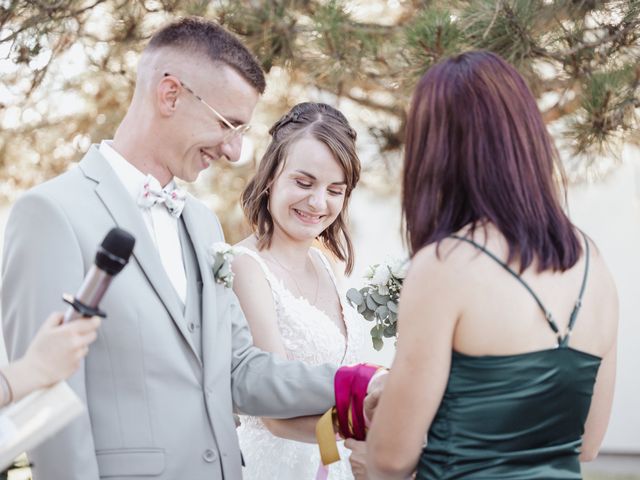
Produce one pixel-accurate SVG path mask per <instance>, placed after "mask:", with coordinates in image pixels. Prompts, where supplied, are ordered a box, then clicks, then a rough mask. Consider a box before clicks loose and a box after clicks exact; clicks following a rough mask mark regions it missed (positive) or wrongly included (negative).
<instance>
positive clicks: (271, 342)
mask: <svg viewBox="0 0 640 480" xmlns="http://www.w3.org/2000/svg"><path fill="white" fill-rule="evenodd" d="M270 134H271V136H272V139H271V143H270V145H269V147H268V148H267V151H266V153H265V155H264V157H263V159H262V161H261V162H260V165H259V168H258V171H257V173H256V175H255V177H254V178H253V179H252V180H251V181H250V182H249V184H248V185H247V187H246V189H245V191H244V192H243V195H242V207H243V209H244V212H245V214H246V216H247V218H248V220H249V222H250V224H251V226H252V229H253V234H252V235H251V236H249V237H248V238H246V239H245V240H243V241H241V242H240V243H239V244H238V245H236V247H234V249H235V250H236V252H237V257H236V258H235V260H234V263H233V271H234V273H235V279H234V286H233V288H234V291H235V293H236V295H237V296H238V299H239V300H240V304H241V306H242V309H243V311H244V312H245V315H246V318H247V321H248V323H249V326H250V329H251V333H252V335H253V339H254V343H255V345H256V346H258V347H260V348H262V349H263V350H267V351H270V352H274V353H277V354H280V355H281V356H282V357H284V358H288V359H296V360H301V361H303V362H307V363H310V364H319V363H335V364H350V363H355V362H356V361H357V360H358V357H359V354H360V352H359V350H360V349H361V347H362V345H363V342H364V332H363V330H362V329H361V328H360V325H363V323H361V322H360V320H359V319H358V318H357V313H356V312H355V311H354V310H353V309H352V308H351V307H350V306H349V305H348V304H347V303H346V302H345V300H344V292H342V290H341V289H340V287H339V284H338V282H337V279H336V275H335V273H334V265H333V264H332V263H331V261H330V260H329V258H328V257H327V256H326V255H325V254H324V253H323V252H322V251H321V250H319V249H317V248H315V247H313V246H312V244H313V243H314V241H317V240H320V242H321V243H322V245H323V246H324V248H325V249H326V250H328V251H329V252H330V253H331V254H332V256H333V257H335V258H337V259H338V260H340V261H342V262H344V264H345V272H346V273H347V274H349V273H350V272H351V270H352V268H353V263H354V255H353V246H352V243H351V239H350V237H349V233H348V231H347V225H346V210H347V205H348V202H349V196H350V195H351V192H352V190H353V189H354V187H355V186H356V183H357V182H358V178H359V176H360V161H359V159H358V156H357V154H356V148H355V140H356V132H355V131H354V130H353V129H352V128H351V127H350V125H349V123H348V122H347V120H346V118H345V117H344V115H342V113H340V112H339V111H338V110H336V109H334V108H333V107H331V106H329V105H326V104H322V103H301V104H298V105H296V106H295V107H293V108H292V109H291V111H289V113H287V114H286V115H285V116H284V117H282V118H281V119H280V120H279V121H278V122H276V124H275V125H274V126H273V127H272V128H271V130H270ZM241 419H242V420H241V421H242V425H241V426H240V428H239V429H238V435H239V438H240V447H241V450H242V452H243V455H244V460H245V463H246V467H245V469H244V472H243V476H244V478H245V479H249V480H251V479H267V478H268V479H271V478H278V479H281V480H286V479H291V480H303V479H312V478H315V474H316V471H317V469H318V466H319V462H320V456H319V453H318V446H317V445H316V444H315V435H314V432H315V423H316V421H317V419H318V417H304V418H294V419H288V420H277V419H267V418H262V419H260V418H254V417H241ZM279 437H286V439H285V438H279ZM302 442H306V443H302ZM312 443H313V444H312ZM341 457H342V460H341V461H340V462H338V463H336V464H333V465H331V466H330V467H329V477H330V478H331V479H332V480H333V479H347V478H353V476H352V474H351V471H350V468H349V464H348V461H347V460H346V457H347V455H345V450H344V449H343V448H341Z"/></svg>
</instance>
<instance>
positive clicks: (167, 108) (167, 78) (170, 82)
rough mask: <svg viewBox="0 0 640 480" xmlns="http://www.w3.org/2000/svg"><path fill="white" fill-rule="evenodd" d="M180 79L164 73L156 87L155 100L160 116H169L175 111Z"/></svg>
mask: <svg viewBox="0 0 640 480" xmlns="http://www.w3.org/2000/svg"><path fill="white" fill-rule="evenodd" d="M181 88H182V86H181V85H180V80H178V79H177V78H176V77H174V76H172V75H168V74H165V75H164V76H163V77H162V79H161V80H160V82H159V83H158V87H157V89H156V100H157V102H158V108H159V110H160V114H161V115H162V116H167V117H169V116H171V115H173V114H174V113H175V111H176V108H177V104H178V96H179V95H180V89H181Z"/></svg>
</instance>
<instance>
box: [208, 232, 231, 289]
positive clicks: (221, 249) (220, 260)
mask: <svg viewBox="0 0 640 480" xmlns="http://www.w3.org/2000/svg"><path fill="white" fill-rule="evenodd" d="M235 255H236V252H235V250H234V249H233V247H232V246H231V245H229V244H228V243H224V242H217V243H214V244H213V245H211V247H210V249H209V261H210V262H211V270H213V278H215V279H216V282H217V283H220V284H222V285H224V286H225V287H227V288H231V287H233V271H232V270H231V262H233V257H234V256H235Z"/></svg>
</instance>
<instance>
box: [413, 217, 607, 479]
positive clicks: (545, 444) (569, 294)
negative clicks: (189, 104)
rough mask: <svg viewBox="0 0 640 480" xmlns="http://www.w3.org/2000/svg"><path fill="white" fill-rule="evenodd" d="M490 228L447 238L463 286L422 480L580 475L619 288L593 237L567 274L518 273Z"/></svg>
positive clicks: (447, 258) (446, 250)
mask: <svg viewBox="0 0 640 480" xmlns="http://www.w3.org/2000/svg"><path fill="white" fill-rule="evenodd" d="M481 231H482V230H480V232H481ZM487 231H488V235H487V238H486V239H485V238H482V234H481V233H480V232H477V234H476V238H478V237H480V238H479V240H480V241H477V240H476V241H474V240H471V239H469V238H465V239H453V238H452V239H447V240H446V241H445V242H443V244H442V246H441V248H442V250H441V253H442V255H443V257H444V260H443V261H444V262H445V263H449V264H450V265H449V266H450V267H453V271H454V272H455V273H454V275H455V276H456V277H459V278H458V280H457V282H456V283H457V284H458V285H459V287H460V290H459V292H465V294H464V297H463V298H462V299H461V303H462V305H461V314H460V316H459V318H458V321H457V324H456V327H455V333H454V337H453V354H452V358H451V368H450V372H449V379H448V383H447V386H446V389H445V392H444V395H443V397H442V402H441V404H440V406H439V408H438V411H437V413H436V415H435V418H434V420H433V422H432V424H431V427H430V429H429V436H428V442H427V446H426V448H425V449H424V451H423V453H422V455H421V457H420V463H419V465H418V478H425V479H426V478H439V479H440V478H487V479H488V478H492V479H498V478H510V479H514V478H517V479H537V478H546V479H549V478H581V477H580V465H579V460H578V456H579V453H580V447H581V443H582V435H583V433H584V425H585V422H586V420H587V415H588V413H589V409H590V405H591V398H592V394H593V389H594V384H595V380H596V376H597V373H598V370H599V367H600V363H601V357H602V356H603V355H604V354H605V353H606V352H607V351H608V350H609V349H610V347H611V344H612V343H613V338H614V335H615V322H614V320H615V318H616V317H617V314H614V310H615V308H616V307H615V305H616V302H615V289H613V286H612V283H611V280H610V277H609V275H608V272H606V267H605V266H604V264H603V263H602V261H601V259H600V256H599V255H598V253H597V251H595V248H593V246H592V245H590V248H584V249H583V250H584V253H583V256H582V258H581V259H580V261H579V262H578V263H577V264H576V265H574V267H572V268H571V269H570V270H568V271H566V272H563V273H559V272H558V273H550V272H543V273H538V272H536V271H535V266H532V267H530V268H529V269H527V270H525V272H523V274H522V275H518V274H517V273H516V271H515V270H514V269H513V268H510V267H509V266H507V265H505V264H504V263H503V262H502V261H501V258H506V257H507V246H506V242H504V241H502V240H501V236H500V235H499V234H498V233H497V232H496V231H495V230H494V229H492V228H488V230H487ZM485 240H486V241H485ZM485 245H486V246H485ZM483 250H484V251H483ZM587 255H588V256H587ZM587 258H588V259H589V261H588V262H587ZM529 289H530V290H529ZM459 292H451V294H453V295H455V294H459ZM574 310H575V314H573V317H574V324H573V325H572V326H573V329H572V333H571V335H570V336H567V333H566V332H567V331H568V327H569V319H570V318H571V316H572V313H573V312H574ZM547 318H549V320H547ZM608 319H611V320H610V321H609V320H608ZM554 325H555V327H554ZM555 328H557V330H558V332H555V331H554V329H555Z"/></svg>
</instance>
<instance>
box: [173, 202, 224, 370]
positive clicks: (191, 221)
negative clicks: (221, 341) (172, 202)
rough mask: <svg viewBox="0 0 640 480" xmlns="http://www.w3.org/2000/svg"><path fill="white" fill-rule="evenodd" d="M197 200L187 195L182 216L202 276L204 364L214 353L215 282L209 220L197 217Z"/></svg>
mask: <svg viewBox="0 0 640 480" xmlns="http://www.w3.org/2000/svg"><path fill="white" fill-rule="evenodd" d="M196 202H197V200H195V199H194V198H192V197H191V196H190V195H187V198H186V202H185V206H184V210H183V211H182V218H183V219H184V225H185V227H186V229H187V234H188V235H189V237H190V238H191V243H192V244H193V249H194V252H195V255H196V258H197V259H198V267H199V268H200V275H201V277H202V319H201V323H200V324H201V326H202V359H203V363H204V365H207V363H208V362H207V360H208V359H209V358H212V357H213V356H214V354H215V349H214V345H215V340H216V335H215V331H216V320H217V315H216V303H217V299H216V283H215V279H214V278H213V273H212V271H211V264H210V261H209V255H208V250H209V247H210V246H211V245H209V244H207V239H210V238H212V235H211V233H210V232H207V231H205V229H206V228H211V224H210V222H206V221H203V219H201V218H200V219H199V218H198V215H197V208H198V205H196Z"/></svg>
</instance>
